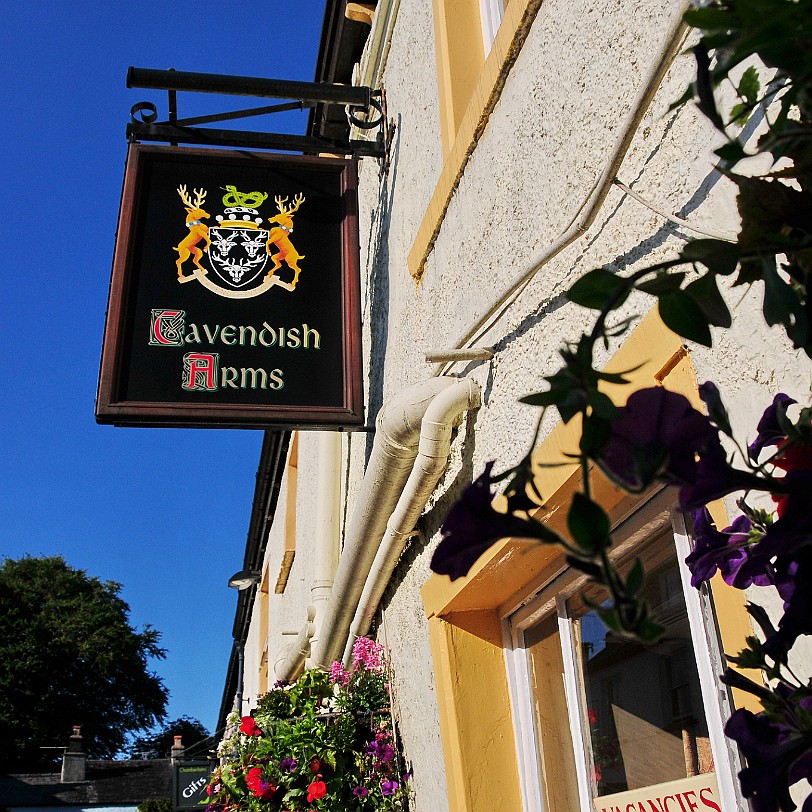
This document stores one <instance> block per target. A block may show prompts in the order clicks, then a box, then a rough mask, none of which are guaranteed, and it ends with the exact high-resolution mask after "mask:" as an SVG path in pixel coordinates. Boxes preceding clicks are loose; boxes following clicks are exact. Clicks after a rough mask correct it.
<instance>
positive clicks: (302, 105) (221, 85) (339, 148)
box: [127, 68, 387, 161]
mask: <svg viewBox="0 0 812 812" xmlns="http://www.w3.org/2000/svg"><path fill="white" fill-rule="evenodd" d="M127 87H142V88H151V89H153V90H166V91H167V92H168V94H169V117H168V119H167V120H166V121H158V120H157V119H158V110H157V108H156V106H155V105H154V104H153V103H152V102H138V103H137V104H135V105H133V107H132V108H131V110H130V117H131V122H130V124H129V125H128V126H127V137H128V138H129V139H130V140H134V141H166V142H169V143H171V144H178V143H186V144H205V145H207V146H228V147H243V148H248V149H279V150H290V151H296V152H305V153H320V152H332V153H338V154H344V155H353V156H358V157H373V158H378V159H379V160H383V161H385V158H386V144H387V139H386V138H385V137H384V135H383V133H381V134H380V135H379V137H378V138H377V139H376V140H366V139H363V140H360V139H356V140H353V139H329V138H318V137H313V136H301V135H287V134H278V133H267V132H248V131H244V130H220V129H211V128H204V127H201V126H200V125H201V124H211V123H214V122H220V121H233V120H235V119H240V118H249V117H252V116H261V115H267V114H270V113H279V112H283V111H286V110H304V109H307V108H310V107H315V106H316V105H317V104H340V105H343V106H345V107H346V108H347V115H348V117H349V120H350V122H351V123H352V124H353V125H354V126H356V127H358V128H360V129H363V130H372V129H375V128H376V127H380V126H381V125H383V129H384V130H386V120H385V114H384V105H383V104H382V93H381V91H377V92H375V91H372V90H371V89H370V88H368V87H353V86H347V85H331V84H326V83H316V82H295V81H288V80H283V79H260V78H250V77H245V76H222V75H219V74H208V73H188V72H181V71H173V70H168V71H160V70H151V69H148V68H130V69H129V70H128V72H127ZM178 91H190V92H198V93H216V94H221V95H229V96H254V97H259V98H262V97H266V98H267V97H271V98H277V99H290V100H291V101H287V102H283V103H281V104H273V105H267V106H264V107H252V108H248V109H245V110H235V111H231V112H227V113H218V114H215V115H208V116H197V117H195V118H178V113H177V92H178ZM376 112H377V115H375V113H376ZM359 114H360V115H359ZM361 115H363V116H364V117H363V118H362V117H361ZM370 116H371V117H370Z"/></svg>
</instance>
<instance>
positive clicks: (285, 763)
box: [279, 758, 297, 773]
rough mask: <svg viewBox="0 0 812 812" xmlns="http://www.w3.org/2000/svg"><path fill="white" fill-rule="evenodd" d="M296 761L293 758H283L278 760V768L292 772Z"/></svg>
mask: <svg viewBox="0 0 812 812" xmlns="http://www.w3.org/2000/svg"><path fill="white" fill-rule="evenodd" d="M296 764H297V761H296V759H295V758H283V759H282V761H280V762H279V768H280V769H281V770H284V771H285V772H288V773H292V772H293V771H294V770H295V769H296Z"/></svg>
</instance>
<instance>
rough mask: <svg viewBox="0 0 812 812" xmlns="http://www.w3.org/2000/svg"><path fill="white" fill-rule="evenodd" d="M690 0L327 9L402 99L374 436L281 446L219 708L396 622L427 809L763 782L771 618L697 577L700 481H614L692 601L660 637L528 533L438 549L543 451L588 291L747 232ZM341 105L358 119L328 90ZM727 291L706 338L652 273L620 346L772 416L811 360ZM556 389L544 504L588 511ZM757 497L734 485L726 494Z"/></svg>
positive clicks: (329, 53) (345, 54)
mask: <svg viewBox="0 0 812 812" xmlns="http://www.w3.org/2000/svg"><path fill="white" fill-rule="evenodd" d="M684 11H685V5H684V4H683V3H682V2H676V1H675V0H667V2H654V0H633V2H624V3H615V2H606V0H598V2H586V0H545V2H543V3H542V2H540V0H505V2H504V3H503V2H502V0H413V2H410V3H400V2H399V0H379V2H378V3H377V4H373V6H364V7H361V6H358V5H356V4H352V3H346V2H338V1H336V2H328V4H327V10H326V14H325V25H324V31H323V38H322V43H321V51H320V57H319V65H318V69H317V76H316V79H317V80H318V81H328V82H341V83H349V82H354V83H355V84H362V85H367V86H371V87H373V88H375V89H383V91H384V93H385V117H386V120H387V126H388V131H387V138H388V139H389V150H388V159H387V162H386V164H385V165H382V164H381V162H378V161H376V160H373V159H363V160H361V162H360V168H359V172H360V175H359V217H360V246H361V277H362V278H361V285H362V321H363V330H364V364H365V381H364V383H365V387H366V392H365V398H366V411H367V423H368V430H367V431H357V432H352V433H344V434H339V433H331V432H294V433H291V434H288V433H278V434H275V435H274V438H273V439H272V440H268V441H266V445H267V444H269V443H270V444H272V445H273V449H274V453H273V454H271V453H270V452H269V453H268V454H266V453H265V452H263V460H264V462H263V464H262V465H261V467H260V474H261V475H263V476H264V477H265V479H264V480H263V479H262V476H261V477H260V481H261V484H260V486H258V497H257V499H256V500H255V506H254V507H255V514H257V515H258V516H260V517H261V518H260V519H257V520H256V521H255V520H254V519H253V518H252V535H251V537H250V538H249V549H248V551H247V554H246V565H247V566H248V567H249V568H252V569H256V570H257V571H258V572H260V573H261V580H260V581H259V583H258V584H257V585H256V586H254V587H250V588H249V589H248V590H246V591H245V592H243V593H241V595H240V604H239V609H238V618H237V622H236V623H235V640H236V643H235V655H234V657H233V658H232V664H231V666H230V670H229V675H230V676H229V683H228V685H227V688H226V692H225V696H224V705H223V708H224V713H225V712H227V711H228V710H230V709H231V707H232V704H233V700H234V697H235V693H239V703H240V710H241V711H242V712H248V711H250V709H251V707H252V705H253V703H255V702H256V699H257V697H258V696H260V695H261V694H262V693H264V692H265V691H267V690H268V689H269V688H270V687H271V686H272V685H273V683H274V681H275V680H277V679H291V678H294V677H295V676H296V675H297V674H298V673H299V672H300V671H301V669H302V668H304V667H319V666H321V667H326V666H329V664H330V663H331V662H332V661H333V660H336V659H338V660H341V659H342V658H346V656H347V653H348V652H349V650H350V648H351V645H352V641H353V639H354V638H355V637H358V636H363V635H367V634H369V635H373V636H375V637H376V638H377V640H378V641H379V642H381V643H383V644H384V645H385V646H386V648H387V651H388V654H389V657H390V660H391V668H392V687H393V694H394V702H395V712H396V716H397V719H398V722H399V729H400V735H401V737H402V744H403V748H404V751H405V755H406V758H407V760H408V762H409V764H410V765H411V768H412V770H413V788H414V804H413V808H414V809H415V810H418V812H442V810H445V809H448V810H450V812H462V811H463V810H465V812H475V811H476V812H479V810H483V811H484V810H493V809H499V810H525V811H526V812H531V811H534V812H535V811H536V810H548V811H552V810H562V811H563V810H568V811H569V810H583V811H584V812H587V810H590V809H597V810H601V809H607V810H608V809H626V808H627V804H628V803H633V804H637V803H644V804H646V803H648V800H649V799H651V804H652V806H651V808H661V809H663V810H668V809H688V808H690V809H694V808H699V809H724V810H726V812H727V810H736V809H745V808H747V804H746V802H745V801H744V800H743V799H742V798H741V797H740V795H739V789H738V785H737V781H736V777H735V776H736V773H737V772H738V770H739V769H741V763H740V757H739V754H738V752H737V751H736V748H735V747H734V746H732V745H731V743H730V742H729V741H728V740H726V739H725V737H724V735H723V733H722V725H723V722H724V720H725V719H726V718H727V717H728V716H729V714H730V713H731V711H732V710H733V708H734V707H742V706H747V704H748V702H749V701H750V700H749V699H748V697H747V696H746V695H744V694H741V695H738V694H734V692H731V691H730V690H729V689H727V688H725V686H723V685H722V684H721V683H720V682H719V679H718V676H719V673H720V671H721V669H722V667H723V663H724V659H723V652H728V653H735V652H737V651H738V650H740V649H741V648H742V646H743V644H744V638H745V637H746V636H747V635H749V634H751V633H752V627H751V626H750V622H749V619H748V617H747V614H746V612H745V610H744V596H743V595H742V593H740V592H738V591H736V590H733V589H731V588H729V587H727V586H726V585H725V584H724V583H723V582H721V581H718V582H716V581H715V582H714V583H713V584H712V587H711V588H707V589H705V588H703V589H702V590H695V589H693V588H692V587H691V586H690V584H689V576H688V574H687V571H686V568H685V567H684V566H683V565H682V563H681V561H682V559H684V557H685V555H686V554H687V553H688V552H689V550H690V549H691V540H690V533H689V528H688V526H686V522H685V519H684V517H683V516H682V515H681V514H680V513H679V512H677V511H676V510H675V504H676V495H675V494H674V493H672V492H671V491H669V490H661V491H657V492H654V493H651V492H650V493H646V494H644V495H642V496H630V495H628V494H625V493H622V492H620V491H618V490H617V489H615V488H614V487H613V486H611V485H610V484H609V483H608V481H602V480H600V481H599V482H600V485H599V491H600V493H599V496H600V501H601V504H603V505H604V507H605V508H606V509H607V512H608V513H609V514H610V517H611V519H612V521H613V524H614V528H615V530H614V535H615V538H616V539H617V546H616V550H615V555H616V556H617V560H618V561H619V562H620V564H621V566H622V565H623V562H624V561H631V560H632V559H634V558H635V557H639V558H641V559H642V560H643V561H644V563H645V565H646V570H647V572H648V573H649V581H648V586H647V590H648V592H647V597H648V600H649V603H650V604H651V605H652V606H653V607H655V611H656V613H657V615H658V617H659V618H660V619H661V622H662V623H663V625H664V626H665V627H666V634H665V635H664V637H663V639H662V640H661V641H660V642H659V643H657V644H656V645H654V646H651V647H642V646H635V645H632V644H630V643H628V642H624V641H622V640H619V639H617V638H613V637H611V636H607V635H606V632H605V629H604V628H603V626H602V625H601V624H600V622H599V621H598V618H597V615H596V613H595V611H594V609H592V608H591V607H592V606H593V605H594V603H595V602H600V601H601V600H602V597H603V596H602V595H601V594H600V593H589V592H588V591H587V592H585V591H584V590H585V589H586V587H585V580H584V578H583V577H582V576H581V574H580V573H578V572H577V571H574V570H572V569H571V568H570V567H569V566H568V564H567V562H566V557H565V555H564V553H563V552H562V551H560V550H559V549H557V548H547V547H540V546H538V545H533V544H531V543H529V542H527V541H523V540H520V539H505V540H503V541H502V542H500V543H499V544H497V545H496V546H494V547H492V548H491V549H490V550H488V551H487V552H486V553H485V554H484V555H483V556H482V557H481V558H480V559H479V561H478V562H477V563H476V565H475V566H474V568H473V569H472V570H471V572H470V573H469V575H468V576H467V577H465V578H461V579H458V580H456V581H453V582H452V581H450V580H449V579H448V578H447V577H446V576H438V575H433V574H432V573H431V571H430V568H429V562H430V560H431V556H432V553H433V551H434V549H435V548H436V546H437V543H438V541H439V537H440V533H439V530H440V526H441V524H442V522H443V520H444V519H445V517H446V515H447V513H448V511H449V509H450V508H451V506H452V505H453V504H454V502H455V501H456V500H457V499H458V498H459V497H460V494H461V493H462V491H463V489H464V488H465V486H467V485H468V484H470V483H471V482H472V480H473V479H474V478H475V477H477V476H478V475H479V474H480V473H481V472H482V470H483V469H484V467H485V465H486V463H487V462H489V461H491V460H496V469H497V470H499V469H504V468H507V467H509V466H511V465H513V464H515V463H516V462H517V461H518V460H519V459H520V458H521V457H522V456H524V454H525V453H527V448H528V444H529V443H530V442H531V439H532V436H533V433H534V427H535V422H536V420H537V418H538V409H536V408H534V407H531V406H527V405H523V404H521V403H520V402H519V398H521V397H522V396H523V395H526V394H527V393H529V392H533V391H537V390H539V389H541V388H543V383H542V379H543V377H544V376H545V375H549V374H551V373H552V372H554V371H555V369H556V367H557V365H558V363H559V357H558V354H557V351H558V349H559V348H560V347H561V346H562V345H563V344H564V342H566V341H568V340H574V339H577V338H578V336H579V335H580V334H581V333H582V332H583V331H584V330H585V329H586V328H587V327H588V325H589V324H590V321H589V320H590V315H589V313H588V311H586V310H584V309H583V308H580V307H578V306H576V305H573V304H571V303H569V302H568V301H567V299H566V297H565V292H566V290H567V289H568V288H569V286H570V285H571V284H572V283H573V282H574V281H576V280H577V279H578V278H579V277H581V276H582V275H583V274H585V273H586V272H587V271H589V270H591V269H593V268H597V267H604V266H605V267H608V268H610V269H613V270H617V271H623V272H626V271H633V270H635V269H637V268H642V267H645V266H646V265H651V264H653V263H655V262H658V261H663V260H666V259H669V258H672V257H674V256H675V255H676V253H677V252H678V251H679V250H680V248H681V247H682V246H683V245H684V244H685V241H686V239H688V238H689V237H693V236H696V235H697V234H699V235H705V236H709V235H710V236H715V237H717V238H718V237H721V238H725V237H733V236H734V235H735V234H736V232H737V229H738V215H737V212H736V206H735V186H734V185H733V184H732V183H730V182H729V181H728V180H726V179H725V178H724V177H723V176H722V175H721V174H720V173H719V172H718V171H717V170H716V169H715V161H716V158H715V156H714V155H713V154H712V150H713V149H714V147H715V146H718V145H719V143H721V141H720V138H719V136H718V134H717V133H715V131H714V129H713V127H712V126H711V125H710V124H709V123H708V122H707V121H706V120H705V119H704V118H703V117H702V116H701V115H700V114H699V112H698V111H697V110H696V108H695V107H694V106H693V105H691V104H688V105H683V106H681V107H678V108H676V109H671V104H672V102H673V101H674V100H676V99H678V98H679V97H680V96H681V95H682V93H683V91H684V89H685V87H686V86H687V84H688V83H689V82H690V81H691V79H692V77H693V70H694V67H693V61H692V59H691V57H690V56H688V55H685V53H684V51H685V49H686V47H687V45H689V44H690V37H691V34H690V32H689V31H688V30H687V29H686V28H685V27H684V25H683V24H682V15H683V13H684ZM313 129H314V132H315V133H317V134H325V135H335V134H336V133H340V132H346V129H347V124H346V120H345V119H343V118H342V117H341V116H337V115H336V114H335V113H332V112H331V113H329V114H328V113H327V112H325V111H322V110H317V111H316V114H315V116H314V118H313ZM355 135H356V136H357V137H360V136H361V133H359V132H356V133H355ZM746 135H747V136H748V137H753V133H746ZM663 212H665V213H666V215H665V216H664V215H663ZM729 301H730V302H731V307H733V306H735V312H734V319H733V325H732V327H731V328H730V329H729V330H726V331H724V332H720V333H719V334H718V335H715V336H714V346H713V348H707V347H703V346H699V345H693V344H690V345H686V344H684V343H683V342H682V341H681V340H680V339H679V338H678V337H677V336H675V335H674V334H672V333H671V332H670V331H668V330H667V329H666V328H665V327H664V326H663V324H662V322H661V321H660V320H659V317H658V316H657V314H656V312H655V310H656V308H655V309H652V303H653V300H651V299H647V298H645V297H643V296H642V295H641V296H640V297H639V298H635V297H632V299H630V300H629V302H628V304H627V305H625V306H624V308H623V309H622V310H621V311H620V315H621V316H624V317H625V316H629V317H633V319H634V322H633V327H632V329H630V330H629V331H628V332H627V333H626V334H625V335H624V336H623V337H622V339H620V340H619V341H618V342H617V344H616V345H613V346H610V347H608V348H607V349H606V350H605V351H604V354H603V356H602V358H601V363H602V364H605V367H606V369H607V370H613V371H621V370H630V369H631V370H634V372H633V373H632V376H631V377H632V378H633V382H632V385H631V386H628V387H622V388H621V387H618V388H617V390H616V391H613V392H611V396H612V397H613V398H614V399H615V400H616V402H618V403H622V402H624V401H625V399H626V397H627V396H628V393H629V392H631V391H633V390H634V389H636V388H640V387H643V386H656V385H664V386H666V387H667V388H668V389H670V390H672V391H676V392H679V393H681V394H683V395H685V396H686V397H687V398H688V399H689V400H690V401H691V402H692V403H693V404H694V405H695V406H696V407H697V408H702V405H701V402H700V399H699V394H698V383H699V382H702V381H706V380H713V381H715V382H716V383H717V385H718V386H719V389H720V390H721V392H722V393H723V396H724V398H725V402H726V404H727V406H728V409H729V411H730V414H731V418H732V422H733V426H734V429H735V430H736V432H737V433H738V434H740V435H741V436H742V437H744V438H746V439H752V436H753V434H754V432H755V425H756V423H757V421H758V417H759V415H760V414H761V412H762V411H763V409H764V408H765V407H766V406H767V405H768V404H769V403H770V401H771V400H772V398H773V396H774V395H775V393H776V392H778V391H785V392H788V393H789V394H791V395H793V396H794V397H796V398H798V399H803V397H804V394H805V392H806V391H807V390H808V388H809V380H810V371H811V370H810V364H809V361H808V359H807V358H806V356H805V355H804V354H803V353H802V351H798V350H793V349H792V347H791V346H790V344H789V343H788V342H787V341H786V338H785V337H784V336H783V334H780V333H778V332H777V331H775V330H770V329H769V328H767V327H766V326H765V325H764V320H763V317H762V315H761V311H760V292H759V290H758V286H757V285H756V286H753V287H752V288H749V289H747V290H746V292H745V290H744V289H743V288H740V289H737V291H735V292H734V293H733V295H732V296H730V297H729ZM460 350H465V351H466V353H467V354H464V355H459V351H460ZM455 352H456V353H457V354H456V355H455ZM437 358H439V359H441V360H439V361H438V360H432V359H437ZM551 412H552V410H548V413H547V414H546V415H545V418H544V420H543V421H542V424H541V430H540V433H539V441H538V445H537V448H536V450H535V452H534V454H535V455H536V459H537V461H538V462H539V463H543V464H545V467H542V468H541V473H540V475H539V486H540V489H541V491H542V494H543V496H544V503H543V505H542V506H541V507H540V509H539V512H540V515H543V516H544V517H545V519H546V520H547V521H548V522H549V523H550V525H551V526H553V527H555V528H565V526H566V520H565V510H564V506H565V505H566V504H567V503H568V500H569V498H570V497H571V495H572V493H573V492H574V491H575V490H577V489H578V485H579V473H578V471H577V469H576V466H573V465H572V464H563V463H565V462H566V456H565V455H566V453H567V452H568V451H572V450H575V449H576V448H577V441H578V437H577V433H576V431H575V429H574V428H573V426H572V425H571V424H568V425H563V424H561V423H559V422H557V419H556V418H557V415H556V416H554V415H553V414H552V413H551ZM376 420H377V424H376V427H375V428H374V429H373V428H372V424H373V423H374V422H375V421H376ZM271 457H272V460H271ZM547 464H549V465H547ZM269 478H270V480H271V481H272V483H273V484H272V486H271V487H268V479H269ZM732 509H733V502H732V501H731V502H730V503H728V504H727V505H725V504H723V503H719V504H718V506H717V512H718V514H719V517H720V519H721V518H722V517H723V516H724V514H725V511H726V510H732ZM758 598H759V600H760V601H761V602H763V600H764V596H763V595H762V594H759V596H758ZM770 600H773V601H775V600H776V599H775V597H774V596H773V597H772V598H770ZM238 664H239V671H240V672H241V676H242V680H240V679H239V678H238V676H235V675H237V671H238ZM803 665H806V666H808V662H806V663H804V664H802V666H803ZM240 682H241V683H242V684H241V685H240V686H239V690H238V683H240ZM657 804H659V806H657ZM691 804H694V805H691ZM632 808H634V809H637V808H638V807H637V806H633V807H632ZM645 808H649V807H648V806H646V807H645Z"/></svg>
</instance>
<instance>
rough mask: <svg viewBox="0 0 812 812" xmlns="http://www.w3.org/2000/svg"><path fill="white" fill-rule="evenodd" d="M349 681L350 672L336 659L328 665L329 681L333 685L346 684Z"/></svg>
mask: <svg viewBox="0 0 812 812" xmlns="http://www.w3.org/2000/svg"><path fill="white" fill-rule="evenodd" d="M349 681H350V672H349V671H347V670H346V669H345V668H344V666H343V665H342V664H341V663H340V662H339V661H338V660H336V661H335V662H334V663H333V664H332V665H331V666H330V682H332V683H333V684H335V685H347V684H348V683H349Z"/></svg>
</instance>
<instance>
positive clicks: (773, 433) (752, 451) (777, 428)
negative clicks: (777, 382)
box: [747, 392, 798, 462]
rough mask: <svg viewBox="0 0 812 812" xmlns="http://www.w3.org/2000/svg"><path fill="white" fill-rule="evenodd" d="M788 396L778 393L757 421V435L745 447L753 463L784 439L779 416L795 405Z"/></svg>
mask: <svg viewBox="0 0 812 812" xmlns="http://www.w3.org/2000/svg"><path fill="white" fill-rule="evenodd" d="M797 402H798V401H797V400H794V399H793V398H791V397H790V396H789V395H785V394H784V393H783V392H779V393H778V394H777V395H776V396H775V397H774V398H773V402H772V403H771V404H770V405H769V406H768V407H767V408H766V410H765V411H764V414H763V415H762V416H761V420H759V421H758V426H757V429H758V435H757V436H756V439H755V440H753V442H752V443H750V445H749V446H747V453H748V454H749V455H750V459H751V460H753V462H758V458H759V455H760V454H761V452H762V450H763V449H764V448H766V447H767V446H771V445H778V444H779V443H781V442H782V440H784V439H785V438H786V432H785V431H784V429H783V428H781V424H780V422H779V416H781V417H784V416H785V415H786V413H787V409H788V408H789V407H790V406H791V405H792V404H793V403H797Z"/></svg>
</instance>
